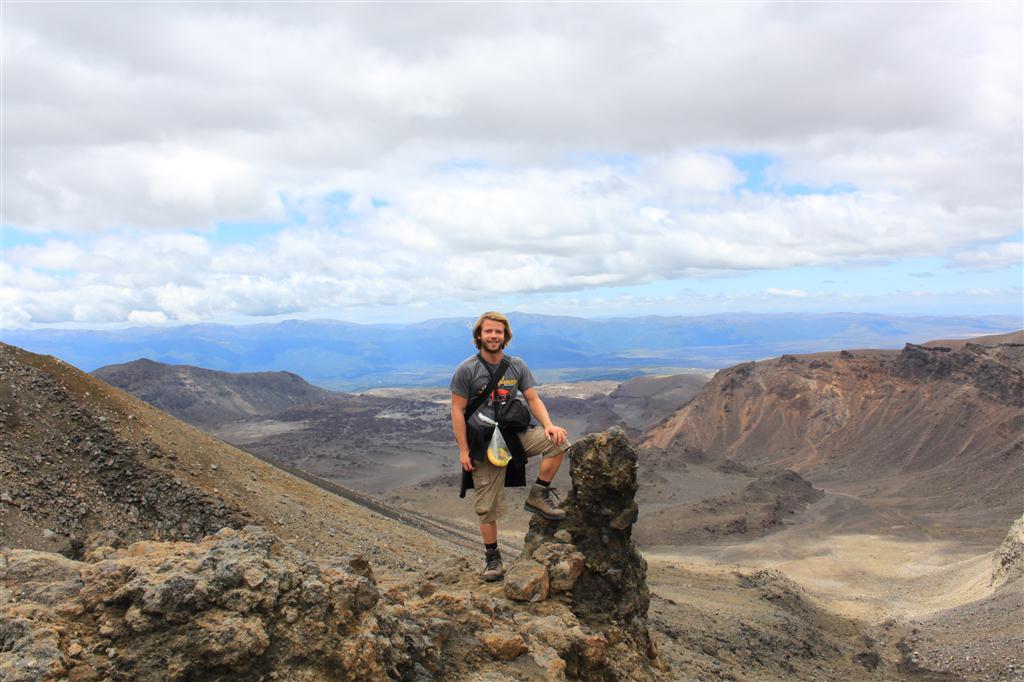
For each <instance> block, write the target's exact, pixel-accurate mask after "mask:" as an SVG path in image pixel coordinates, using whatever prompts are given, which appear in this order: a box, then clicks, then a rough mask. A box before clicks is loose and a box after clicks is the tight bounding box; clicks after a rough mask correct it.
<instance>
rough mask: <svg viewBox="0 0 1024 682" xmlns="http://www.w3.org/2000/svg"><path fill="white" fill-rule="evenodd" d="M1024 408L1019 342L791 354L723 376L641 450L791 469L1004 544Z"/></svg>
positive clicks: (1016, 493)
mask: <svg viewBox="0 0 1024 682" xmlns="http://www.w3.org/2000/svg"><path fill="white" fill-rule="evenodd" d="M1019 336H1021V335H1020V334H1018V337H1019ZM1018 337H1014V338H1018ZM1022 407H1024V345H1020V344H1018V343H1000V344H998V345H993V346H985V345H981V344H975V343H965V344H963V346H962V348H960V349H950V348H948V347H941V346H931V347H925V346H915V345H912V344H908V345H907V346H906V348H904V350H903V351H902V352H896V351H855V352H849V351H842V352H839V353H818V354H815V355H811V356H788V355H787V356H782V357H781V358H778V359H774V360H768V361H764V362H749V363H744V364H742V365H737V366H735V367H731V368H729V369H726V370H722V371H720V372H718V374H716V376H715V378H714V379H713V380H712V381H711V382H710V383H709V384H708V385H707V386H706V388H705V389H704V390H703V391H702V392H701V394H700V395H699V396H698V397H697V398H695V399H694V400H693V401H692V402H690V403H689V404H687V405H686V406H684V407H683V408H681V409H680V410H679V411H677V412H676V413H675V414H674V415H673V416H671V417H670V418H668V419H667V420H665V421H664V422H663V423H662V424H660V425H658V426H657V427H655V428H653V429H651V430H650V431H648V433H647V435H646V439H645V441H644V445H646V446H649V447H658V448H668V449H670V450H672V451H676V452H680V453H682V454H684V455H685V456H687V457H690V458H709V459H711V460H719V461H720V460H735V461H739V462H742V463H744V464H747V465H754V466H761V465H772V466H778V467H786V468H791V469H793V470H795V471H798V472H800V473H801V474H803V475H804V476H807V477H808V478H809V479H810V480H812V481H813V482H814V483H815V485H819V486H825V487H830V488H831V489H835V490H845V491H846V492H852V493H855V494H858V495H861V496H872V497H874V498H876V499H879V500H881V499H886V498H890V499H889V502H890V503H891V504H892V505H893V506H894V507H903V508H912V509H916V510H919V511H922V512H947V511H948V512H960V511H964V510H969V511H971V512H972V514H971V515H959V519H960V521H962V524H961V525H963V526H965V527H969V526H970V525H971V523H972V522H974V520H977V521H978V522H979V523H981V524H982V525H983V526H984V527H985V528H991V529H996V530H995V531H994V532H996V533H997V534H998V535H999V536H1000V537H1001V533H1002V532H1005V530H1004V529H1005V524H1006V523H1008V522H1009V521H1010V520H1011V519H1013V518H1014V517H1015V516H1019V515H1020V507H1021V497H1020V472H1021V465H1022V458H1021V454H1022V441H1024V411H1022ZM946 521H947V522H953V523H956V522H955V521H950V520H949V519H947V520H946ZM996 541H997V540H996Z"/></svg>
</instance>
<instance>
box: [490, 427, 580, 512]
mask: <svg viewBox="0 0 1024 682" xmlns="http://www.w3.org/2000/svg"><path fill="white" fill-rule="evenodd" d="M519 443H520V444H521V445H522V446H523V450H525V451H526V456H527V457H536V456H537V455H540V456H541V458H543V459H548V458H549V457H557V456H558V455H561V454H562V453H564V452H565V451H566V450H568V449H569V442H568V441H566V442H565V443H563V444H561V445H555V444H554V443H553V442H551V441H550V440H548V437H547V434H545V433H544V429H543V428H541V427H539V426H534V427H533V428H532V429H527V430H526V431H523V432H522V433H520V434H519ZM473 466H475V467H476V469H474V470H473V490H474V491H475V492H474V495H473V509H474V510H475V511H476V515H477V516H478V517H479V519H480V523H494V522H495V521H497V520H498V516H499V515H500V514H502V513H504V511H505V467H496V466H494V465H493V464H491V463H490V462H489V461H487V460H486V459H485V460H483V461H482V462H478V461H475V460H474V461H473Z"/></svg>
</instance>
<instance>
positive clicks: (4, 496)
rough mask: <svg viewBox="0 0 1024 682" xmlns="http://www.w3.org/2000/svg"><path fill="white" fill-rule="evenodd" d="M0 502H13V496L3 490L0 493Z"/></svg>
mask: <svg viewBox="0 0 1024 682" xmlns="http://www.w3.org/2000/svg"><path fill="white" fill-rule="evenodd" d="M0 502H3V503H4V504H14V498H13V497H11V494H10V493H9V492H7V491H6V490H5V491H3V492H2V493H0Z"/></svg>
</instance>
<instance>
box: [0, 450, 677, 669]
mask: <svg viewBox="0 0 1024 682" xmlns="http://www.w3.org/2000/svg"><path fill="white" fill-rule="evenodd" d="M570 458H571V461H572V467H573V478H574V485H575V490H574V491H573V493H572V495H570V497H569V500H568V501H567V509H568V510H569V517H568V519H567V520H566V521H565V522H564V523H563V524H562V527H561V528H558V527H557V526H558V524H548V523H547V522H540V521H538V522H537V523H536V524H535V526H534V528H533V529H532V530H531V533H530V536H529V538H528V539H527V543H526V544H527V549H526V551H525V552H524V553H523V556H522V557H520V559H519V560H517V562H516V565H515V566H513V567H512V570H511V571H510V578H509V580H508V581H507V582H506V584H505V585H504V586H494V587H492V586H489V585H483V584H481V583H480V581H479V577H478V575H477V573H478V567H477V566H475V565H470V564H469V563H468V562H467V561H466V560H465V559H460V558H455V559H453V560H452V561H451V562H449V564H448V565H447V566H445V567H443V568H440V569H431V570H427V571H425V572H424V573H423V574H415V575H412V574H411V575H410V576H409V577H408V579H406V580H395V579H390V580H386V581H382V582H378V579H375V577H374V573H373V568H372V566H371V564H370V563H369V562H368V561H366V560H365V558H355V559H337V560H334V561H328V560H324V559H323V558H321V559H320V560H314V559H313V558H311V557H310V556H309V555H307V554H305V553H304V552H302V551H300V550H298V549H296V548H295V547H293V546H291V545H289V544H287V543H285V542H283V541H282V540H281V539H280V538H278V537H277V536H276V535H274V534H273V533H271V532H269V531H267V530H266V529H264V528H262V527H259V526H247V527H245V528H242V529H240V530H234V529H231V528H224V529H222V530H220V531H218V532H217V533H215V534H213V535H210V536H207V537H205V538H203V539H202V540H200V541H198V542H157V541H141V542H135V543H133V544H129V545H127V546H124V545H122V543H121V542H119V541H118V539H117V537H116V536H114V535H112V534H110V533H103V534H98V535H93V536H90V538H89V540H88V541H87V543H86V544H85V546H84V547H83V548H82V560H80V561H78V560H72V559H69V558H67V557H64V556H61V555H59V554H56V553H49V552H41V551H35V550H27V549H13V550H4V551H3V552H2V554H0V643H2V646H0V678H3V679H4V680H11V681H12V682H14V681H20V680H57V679H73V680H100V679H114V680H158V679H159V680H163V679H171V680H184V679H191V680H203V679H209V680H213V679H216V680H265V679H267V680H269V679H277V680H282V679H284V680H326V679H338V680H384V679H403V680H432V679H480V676H481V675H487V676H491V677H492V678H493V679H538V680H560V679H566V678H573V679H598V680H647V679H657V678H665V679H667V676H668V675H669V674H668V673H667V672H666V671H664V670H663V666H662V665H661V663H660V661H659V659H658V656H657V653H656V651H655V647H654V645H653V643H652V641H651V637H650V634H649V632H648V628H647V609H648V605H649V602H650V596H649V592H648V589H647V585H646V563H645V562H644V560H643V559H642V558H641V557H640V555H639V554H638V553H637V551H636V548H635V547H634V546H633V544H632V541H631V538H630V531H631V526H632V523H633V521H634V520H635V518H636V504H635V502H634V501H633V496H634V494H635V493H636V452H635V451H634V450H633V448H632V446H631V445H630V444H629V442H628V440H626V438H625V436H624V434H622V432H621V431H613V432H611V433H609V434H601V435H597V436H591V437H589V438H588V439H585V440H584V441H583V442H582V443H578V444H577V445H575V446H574V447H573V450H572V452H571V454H570ZM108 543H109V544H108ZM531 566H532V567H533V568H534V573H535V574H536V575H535V576H534V577H535V578H536V580H535V581H533V582H531V581H530V580H527V581H525V582H524V581H523V580H517V579H516V577H515V573H516V572H517V571H518V572H519V573H524V570H525V569H529V568H530V567H531ZM526 572H529V571H526ZM531 585H532V587H531ZM517 589H519V590H520V591H519V592H517Z"/></svg>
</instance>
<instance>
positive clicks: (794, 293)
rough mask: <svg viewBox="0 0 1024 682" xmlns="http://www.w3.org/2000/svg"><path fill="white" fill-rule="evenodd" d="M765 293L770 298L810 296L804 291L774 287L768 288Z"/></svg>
mask: <svg viewBox="0 0 1024 682" xmlns="http://www.w3.org/2000/svg"><path fill="white" fill-rule="evenodd" d="M765 293H766V294H768V295H769V296H783V297H785V298H807V297H808V296H809V295H810V294H808V293H807V292H806V291H804V290H803V289H776V288H774V287H768V288H767V289H765Z"/></svg>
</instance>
